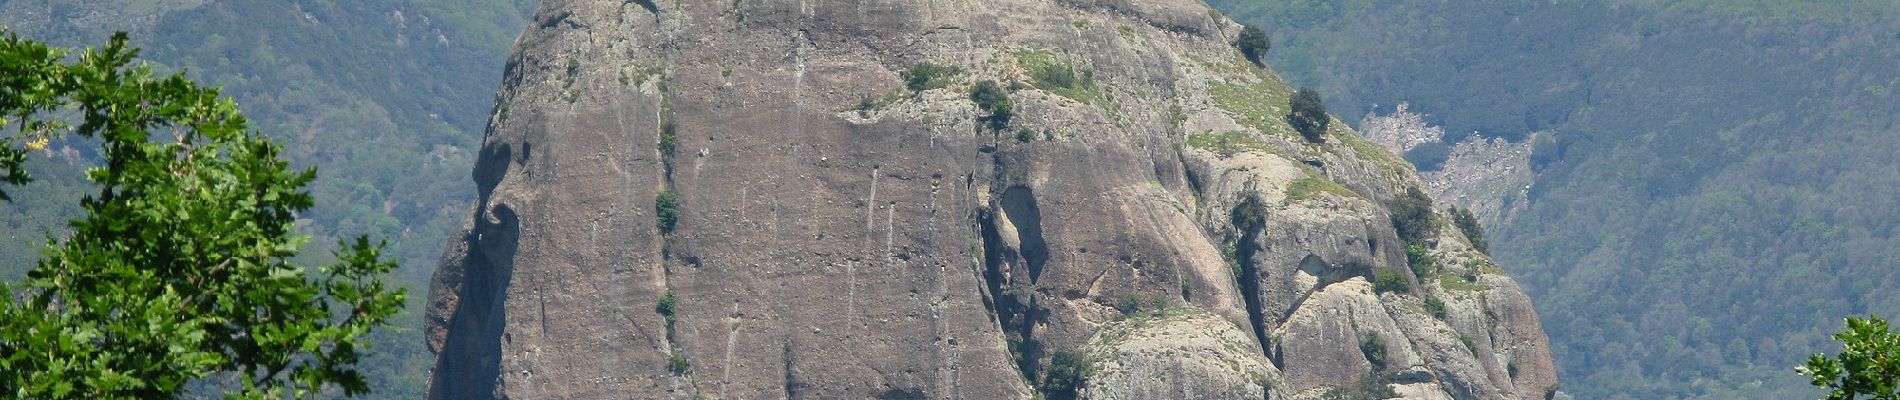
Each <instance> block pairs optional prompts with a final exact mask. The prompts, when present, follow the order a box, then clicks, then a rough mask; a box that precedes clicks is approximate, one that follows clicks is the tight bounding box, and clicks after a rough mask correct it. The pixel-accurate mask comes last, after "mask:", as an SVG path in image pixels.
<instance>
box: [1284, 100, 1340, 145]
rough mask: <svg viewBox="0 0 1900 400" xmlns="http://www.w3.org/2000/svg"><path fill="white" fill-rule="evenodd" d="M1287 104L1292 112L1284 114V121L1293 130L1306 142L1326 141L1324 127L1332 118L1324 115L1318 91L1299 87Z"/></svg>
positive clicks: (1323, 107)
mask: <svg viewBox="0 0 1900 400" xmlns="http://www.w3.org/2000/svg"><path fill="white" fill-rule="evenodd" d="M1287 105H1288V106H1289V108H1291V109H1292V112H1291V113H1289V114H1287V115H1286V122H1287V124H1288V125H1292V126H1293V130H1296V131H1299V132H1300V136H1301V137H1304V138H1306V141H1308V142H1313V143H1324V142H1325V141H1326V137H1325V134H1326V128H1327V127H1328V126H1329V125H1331V124H1332V118H1331V117H1328V116H1326V105H1325V104H1324V103H1322V102H1320V99H1319V92H1316V91H1313V89H1307V88H1300V90H1299V91H1298V92H1294V93H1293V98H1292V99H1291V100H1288V104H1287Z"/></svg>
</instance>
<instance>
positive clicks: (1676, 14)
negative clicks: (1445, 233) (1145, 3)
mask: <svg viewBox="0 0 1900 400" xmlns="http://www.w3.org/2000/svg"><path fill="white" fill-rule="evenodd" d="M1212 3H1214V4H1215V6H1216V7H1218V8H1221V9H1223V10H1225V11H1226V12H1228V14H1229V15H1231V16H1234V17H1235V19H1237V20H1241V21H1247V22H1251V23H1256V24H1260V25H1261V26H1262V27H1263V28H1264V29H1266V30H1267V32H1269V33H1270V34H1271V35H1272V37H1273V39H1274V45H1275V48H1274V50H1273V56H1272V63H1273V64H1274V66H1275V67H1276V68H1277V69H1278V70H1279V71H1281V72H1282V73H1284V74H1286V75H1287V76H1288V78H1289V79H1290V80H1291V81H1293V82H1294V83H1296V84H1302V85H1308V86H1312V87H1315V88H1318V89H1320V91H1321V92H1322V93H1324V94H1325V96H1326V103H1327V104H1328V105H1329V106H1330V107H1332V110H1333V111H1334V112H1335V113H1336V114H1339V115H1342V116H1353V115H1363V114H1364V113H1366V112H1368V111H1372V110H1374V108H1375V104H1376V105H1377V107H1378V108H1380V109H1382V110H1383V112H1389V111H1390V110H1391V107H1392V106H1393V105H1395V104H1397V103H1399V102H1402V101H1408V102H1410V103H1411V105H1412V107H1411V109H1412V110H1413V111H1420V112H1425V113H1429V114H1431V115H1432V116H1433V117H1434V118H1433V122H1435V123H1439V124H1442V125H1443V126H1444V127H1445V128H1446V132H1447V135H1448V136H1454V137H1453V138H1451V139H1454V140H1455V139H1458V138H1459V137H1461V136H1463V135H1468V134H1470V133H1472V132H1474V131H1476V132H1478V133H1479V134H1480V135H1484V136H1488V137H1504V138H1510V139H1513V140H1521V139H1522V138H1524V137H1525V136H1526V135H1527V134H1529V133H1533V132H1546V133H1552V134H1554V136H1555V137H1556V138H1557V141H1556V142H1555V143H1554V144H1553V145H1548V146H1541V147H1539V151H1538V154H1536V155H1534V156H1533V159H1536V160H1538V161H1541V162H1543V164H1541V165H1539V166H1540V167H1541V168H1540V170H1539V171H1540V172H1539V174H1538V176H1537V178H1536V183H1535V184H1534V185H1533V187H1532V189H1531V191H1530V196H1529V201H1528V204H1523V205H1519V206H1520V207H1523V208H1522V209H1521V210H1519V212H1520V214H1518V215H1517V217H1516V218H1514V219H1510V220H1506V221H1499V222H1495V224H1496V225H1495V226H1491V227H1489V228H1490V230H1491V233H1492V239H1491V240H1492V244H1491V249H1492V252H1493V253H1494V255H1495V256H1496V257H1497V259H1498V260H1499V261H1500V262H1501V263H1502V264H1503V265H1504V266H1505V267H1506V268H1507V269H1508V270H1510V272H1511V273H1512V274H1513V275H1514V276H1516V277H1518V278H1519V279H1521V280H1522V281H1523V282H1524V283H1525V285H1527V286H1528V289H1529V290H1530V293H1531V295H1532V297H1533V298H1534V299H1536V304H1537V307H1538V312H1539V314H1541V315H1543V317H1544V325H1545V329H1546V330H1547V331H1548V332H1549V334H1550V338H1551V341H1552V345H1553V347H1554V348H1555V350H1554V352H1555V355H1556V357H1557V361H1558V363H1559V367H1560V369H1561V370H1562V373H1563V386H1564V390H1565V391H1566V392H1568V393H1570V394H1573V395H1575V396H1576V398H1581V399H1597V398H1639V399H1664V398H1774V399H1782V398H1801V397H1816V396H1815V395H1816V394H1817V392H1813V391H1810V390H1809V389H1808V388H1806V383H1805V382H1804V381H1803V380H1802V379H1801V378H1800V377H1798V376H1795V375H1794V374H1793V371H1792V368H1793V366H1794V365H1795V363H1797V362H1798V360H1799V359H1800V358H1802V357H1804V356H1805V355H1806V354H1809V353H1813V352H1822V351H1827V352H1832V351H1836V350H1838V347H1837V346H1836V345H1834V344H1833V343H1832V342H1830V341H1828V339H1827V338H1826V337H1825V335H1826V333H1828V332H1831V331H1833V330H1837V329H1839V327H1840V318H1841V317H1842V316H1845V315H1850V314H1863V313H1869V312H1873V313H1878V314H1881V315H1885V316H1893V315H1895V314H1900V294H1897V293H1896V291H1895V290H1894V288H1896V287H1900V272H1896V271H1900V270H1896V268H1895V267H1894V266H1895V265H1896V262H1895V261H1896V260H1897V259H1900V240H1896V239H1895V234H1896V232H1895V230H1896V229H1900V211H1896V210H1900V208H1896V206H1900V189H1896V188H1900V144H1896V140H1895V139H1896V138H1900V130H1896V127H1895V122H1896V119H1900V101H1896V100H1900V97H1897V96H1900V95H1896V94H1894V92H1895V91H1900V74H1896V70H1895V67H1894V66H1895V65H1900V24H1897V23H1895V17H1896V16H1900V12H1897V11H1900V3H1896V2H1891V1H1758V0H1733V1H1728V0H1706V1H1673V2H1671V1H1600V2H1551V1H1475V0H1447V1H1429V2H1419V1H1378V0H1356V1H1308V0H1296V1H1255V0H1215V1H1212ZM1349 119H1350V118H1349Z"/></svg>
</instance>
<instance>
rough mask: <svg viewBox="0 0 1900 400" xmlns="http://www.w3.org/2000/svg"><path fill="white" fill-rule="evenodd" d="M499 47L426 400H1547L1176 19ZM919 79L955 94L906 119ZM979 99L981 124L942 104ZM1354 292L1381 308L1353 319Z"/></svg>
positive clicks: (833, 25) (1151, 1) (845, 7)
mask: <svg viewBox="0 0 1900 400" xmlns="http://www.w3.org/2000/svg"><path fill="white" fill-rule="evenodd" d="M535 20H536V21H537V23H536V24H534V26H533V27H531V28H530V29H529V31H528V32H527V33H525V34H524V35H523V36H522V38H521V39H520V40H519V41H518V43H517V48H516V51H515V54H514V55H513V56H512V58H511V60H510V62H509V65H508V68H507V74H506V76H505V78H504V84H503V87H502V89H501V91H500V93H499V94H498V96H497V106H496V112H495V114H494V117H493V118H492V121H491V127H490V129H489V132H488V134H487V136H486V138H485V139H484V142H483V150H482V155H481V157H480V160H479V161H478V164H477V166H476V169H475V172H474V178H475V180H476V182H477V185H478V187H479V190H480V194H479V200H478V204H477V205H476V207H475V209H474V212H473V213H472V215H471V219H470V222H469V223H468V224H466V233H465V234H464V235H463V236H462V238H461V240H459V241H457V242H456V243H452V244H451V245H450V246H449V249H448V250H447V252H446V254H445V255H444V263H443V266H442V268H441V269H440V270H439V271H438V272H437V275H436V280H435V284H434V287H433V288H432V290H431V295H430V303H429V310H428V311H429V318H430V321H431V325H430V327H429V328H428V335H429V338H430V345H431V348H432V349H435V350H436V351H437V352H438V354H439V356H438V361H437V365H436V367H435V370H434V378H433V379H434V382H433V383H434V385H433V388H432V396H433V397H435V398H452V399H464V398H513V399H529V398H606V397H614V398H622V397H634V398H897V399H906V398H970V399H990V398H1028V397H1032V396H1035V395H1037V394H1038V392H1041V393H1040V394H1041V395H1044V396H1048V397H1051V398H1063V397H1068V396H1071V395H1080V396H1082V397H1087V398H1120V399H1128V398H1192V397H1195V396H1203V397H1208V398H1230V396H1228V394H1233V395H1235V396H1238V397H1241V398H1302V397H1301V396H1308V397H1310V396H1316V395H1320V394H1325V393H1330V391H1334V390H1338V388H1341V387H1345V386H1348V385H1354V384H1356V383H1362V382H1369V384H1367V385H1361V386H1365V387H1374V388H1386V389H1392V390H1397V391H1398V392H1402V393H1406V394H1407V395H1414V394H1416V395H1418V396H1426V397H1429V396H1441V395H1442V396H1448V397H1451V398H1485V399H1490V398H1542V397H1544V396H1545V395H1546V394H1547V393H1549V392H1550V391H1552V390H1554V388H1555V381H1554V380H1553V379H1547V378H1548V377H1552V376H1554V374H1553V371H1552V370H1551V365H1550V362H1549V357H1548V351H1547V349H1546V346H1545V344H1544V336H1543V334H1542V332H1541V331H1540V330H1538V329H1537V327H1536V315H1535V314H1534V313H1533V312H1532V311H1531V309H1530V308H1529V307H1528V303H1527V301H1525V300H1523V295H1522V294H1521V292H1518V291H1517V289H1516V287H1515V286H1514V285H1512V284H1510V279H1509V278H1508V277H1506V276H1504V275H1502V274H1501V273H1500V272H1499V270H1498V269H1497V268H1495V267H1483V265H1489V262H1488V260H1486V259H1485V258H1484V257H1483V256H1482V255H1479V254H1476V253H1475V252H1471V251H1469V250H1467V249H1465V248H1464V247H1461V246H1463V245H1462V240H1463V239H1462V236H1460V235H1459V234H1457V232H1456V231H1454V230H1449V229H1451V228H1447V229H1448V230H1446V231H1444V232H1440V233H1438V234H1435V235H1431V236H1432V239H1430V242H1429V243H1425V244H1423V245H1425V246H1428V247H1430V248H1431V249H1433V250H1432V251H1433V253H1434V254H1439V255H1442V257H1438V258H1437V259H1439V260H1441V261H1440V262H1439V264H1445V265H1444V267H1443V268H1442V269H1432V270H1431V271H1434V272H1433V273H1432V274H1427V275H1425V276H1415V274H1414V273H1413V272H1412V271H1413V269H1412V268H1407V259H1406V254H1405V252H1404V250H1403V249H1404V244H1403V243H1401V242H1400V241H1399V239H1398V237H1397V236H1396V234H1395V231H1394V230H1393V228H1392V226H1391V223H1390V218H1389V216H1388V215H1389V211H1387V204H1389V203H1391V202H1392V201H1393V199H1394V198H1395V195H1394V194H1395V193H1400V192H1402V190H1403V188H1405V187H1411V186H1418V185H1420V183H1419V181H1418V180H1417V178H1416V177H1415V176H1414V174H1413V172H1412V170H1411V168H1410V167H1409V166H1407V165H1406V164H1404V162H1403V161H1401V160H1399V159H1397V158H1396V157H1394V156H1393V155H1391V154H1389V153H1387V152H1384V151H1382V150H1380V149H1379V148H1378V147H1377V146H1376V145H1373V144H1371V143H1370V142H1367V141H1365V139H1363V138H1361V137H1360V136H1358V134H1357V133H1355V132H1352V131H1351V130H1349V129H1346V128H1344V127H1343V125H1344V124H1339V123H1334V124H1333V126H1335V127H1336V128H1334V129H1333V130H1332V131H1330V132H1328V133H1326V135H1325V136H1326V138H1327V140H1326V142H1324V143H1307V142H1305V141H1304V140H1303V139H1301V138H1300V136H1299V135H1298V134H1296V133H1293V131H1292V130H1291V128H1290V127H1288V126H1287V125H1286V124H1285V122H1284V119H1283V118H1281V117H1280V116H1282V115H1284V114H1285V113H1286V107H1285V104H1286V102H1287V98H1288V96H1289V94H1290V90H1289V89H1288V88H1287V86H1286V84H1285V83H1284V82H1283V81H1281V80H1280V78H1279V77H1278V76H1275V75H1273V74H1272V73H1271V72H1268V71H1265V70H1262V69H1259V68H1257V67H1254V66H1253V65H1252V64H1250V63H1248V62H1246V61H1244V60H1243V59H1242V58H1241V57H1240V54H1239V52H1238V51H1236V50H1234V49H1233V48H1232V46H1231V45H1230V44H1229V43H1231V42H1232V41H1233V38H1234V37H1235V36H1236V35H1237V34H1238V32H1239V27H1238V26H1237V25H1235V24H1234V23H1232V22H1231V21H1228V20H1226V19H1224V18H1221V17H1220V16H1219V14H1218V13H1215V12H1212V11H1211V10H1209V9H1208V8H1206V7H1205V5H1203V4H1200V3H1199V2H1198V1H1182V0H1165V1H1164V0H1116V1H1087V0H1061V1H1001V0H993V1H991V0H986V1H960V2H943V1H928V0H881V1H869V2H866V1H838V0H806V1H798V2H793V1H783V0H746V1H739V2H668V1H651V2H649V1H644V0H635V1H632V2H627V1H622V0H597V1H580V0H570V1H560V0H549V1H545V2H543V4H542V6H541V9H540V11H539V12H538V13H537V15H536V17H535ZM924 63H931V64H935V65H944V66H951V67H955V68H956V71H955V72H953V73H945V74H942V75H941V76H937V77H936V79H926V80H923V81H922V82H921V83H922V84H920V85H918V86H919V88H921V89H924V90H921V91H913V90H911V88H908V87H906V84H905V82H904V80H903V77H904V76H905V75H904V71H906V70H908V69H911V68H912V67H913V66H916V65H919V64H924ZM985 81H994V82H997V83H998V84H999V86H1001V87H1005V88H1008V89H1007V92H1008V94H1007V96H1008V98H1009V100H1010V101H1011V103H1012V104H1013V110H1014V117H1013V118H1011V119H1009V120H1008V122H1007V123H1006V124H997V123H995V122H998V121H996V119H995V118H996V117H994V116H992V115H989V113H988V112H986V111H983V109H982V108H979V107H978V106H977V105H976V104H975V103H973V102H972V101H971V96H970V93H971V91H972V89H973V88H974V87H976V86H978V85H979V84H980V83H981V82H985ZM995 125H1003V126H1005V127H1006V128H1004V129H993V128H992V127H993V126H995ZM662 198H665V199H667V200H661V199H662ZM666 221H671V222H666ZM1444 225H1449V224H1444ZM1460 257H1463V258H1460ZM1453 260H1471V266H1466V265H1450V264H1449V263H1452V262H1453ZM1379 271H1397V272H1398V273H1400V274H1401V276H1402V277H1403V280H1404V281H1406V283H1407V284H1408V285H1407V286H1408V288H1406V289H1403V290H1399V291H1390V292H1386V293H1375V292H1374V291H1372V290H1371V289H1370V286H1368V284H1367V283H1366V282H1368V280H1369V279H1372V277H1373V276H1374V275H1375V274H1376V273H1378V272H1379ZM1439 271H1447V272H1439ZM1460 274H1462V275H1460ZM1388 275H1389V273H1388ZM1452 278H1456V279H1457V281H1456V282H1451V283H1446V282H1449V281H1448V279H1452ZM1447 285H1449V286H1450V287H1447ZM1426 299H1440V300H1438V302H1441V303H1443V304H1444V305H1445V308H1446V312H1445V313H1443V315H1444V317H1442V318H1441V317H1439V316H1437V315H1436V314H1434V313H1432V312H1429V311H1427V310H1426V306H1425V305H1424V304H1426V303H1425V301H1426ZM1155 309H1162V310H1163V311H1162V312H1160V314H1158V315H1163V316H1165V317H1156V315H1157V314H1154V313H1153V312H1154V311H1153V310H1155ZM1143 310H1146V311H1143ZM1196 310H1204V311H1196ZM1142 318H1150V319H1142ZM1112 332H1123V334H1111V333H1112ZM1369 337H1377V338H1379V339H1378V340H1381V341H1382V343H1383V345H1384V349H1385V350H1384V351H1383V353H1384V354H1383V355H1377V354H1369V353H1373V352H1372V351H1370V350H1366V349H1371V348H1372V347H1369V346H1366V345H1362V344H1363V343H1362V342H1364V339H1365V338H1369ZM1130 338H1135V339H1132V340H1131V339H1130ZM1342 340H1343V342H1341V341H1342ZM1466 343H1470V345H1469V346H1467V345H1466ZM1059 352H1080V353H1081V354H1086V355H1088V356H1087V357H1086V358H1087V359H1088V360H1089V361H1091V362H1092V365H1094V366H1096V367H1098V368H1091V369H1089V371H1092V372H1091V373H1088V374H1085V376H1083V377H1082V381H1083V383H1082V384H1081V385H1079V386H1077V388H1078V389H1079V391H1078V392H1075V393H1068V392H1063V391H1064V390H1067V389H1065V388H1062V387H1060V385H1053V384H1051V383H1050V382H1052V381H1055V380H1053V379H1051V376H1050V375H1051V371H1050V370H1051V365H1050V363H1051V361H1052V359H1053V358H1054V355H1055V354H1057V353H1059ZM1181 354H1196V356H1194V357H1173V355H1181ZM1171 357H1172V358H1171ZM1375 359H1376V360H1378V361H1377V362H1374V361H1372V360H1375ZM1230 363H1231V365H1230ZM1155 374H1162V377H1156V375H1155ZM1169 374H1174V375H1169ZM1163 379H1165V380H1167V383H1166V384H1161V383H1158V382H1160V381H1159V380H1163ZM1255 390H1259V393H1255V392H1254V391H1255ZM1190 393H1192V394H1190ZM1395 393H1397V392H1395Z"/></svg>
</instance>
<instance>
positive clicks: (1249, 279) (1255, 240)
mask: <svg viewBox="0 0 1900 400" xmlns="http://www.w3.org/2000/svg"><path fill="white" fill-rule="evenodd" d="M1265 209H1266V208H1265V206H1263V205H1261V204H1260V199H1259V198H1258V197H1253V196H1248V197H1247V199H1246V200H1242V201H1241V204H1240V205H1239V206H1235V207H1234V210H1233V212H1232V219H1233V221H1232V222H1233V224H1234V229H1237V230H1240V238H1239V239H1238V240H1239V241H1238V242H1236V243H1235V244H1234V254H1233V257H1234V260H1233V262H1234V263H1235V264H1237V265H1238V266H1239V267H1240V271H1239V274H1237V276H1235V277H1234V278H1235V279H1234V280H1236V281H1239V283H1240V298H1241V300H1242V301H1244V302H1246V304H1247V322H1248V323H1249V324H1250V328H1251V329H1248V330H1250V331H1253V336H1254V341H1255V342H1256V343H1260V349H1261V352H1262V353H1266V354H1264V355H1265V356H1267V358H1268V359H1271V360H1273V363H1274V368H1284V366H1283V365H1280V359H1279V358H1278V357H1274V356H1273V349H1272V347H1271V346H1270V344H1269V343H1270V342H1268V341H1267V333H1266V332H1267V326H1266V325H1265V319H1266V316H1265V315H1263V313H1264V312H1265V311H1264V310H1262V309H1261V306H1260V280H1261V279H1262V278H1264V277H1262V276H1260V267H1259V265H1258V263H1257V262H1255V261H1254V254H1257V253H1259V252H1260V244H1259V241H1260V232H1261V230H1264V229H1266V217H1267V216H1266V211H1265Z"/></svg>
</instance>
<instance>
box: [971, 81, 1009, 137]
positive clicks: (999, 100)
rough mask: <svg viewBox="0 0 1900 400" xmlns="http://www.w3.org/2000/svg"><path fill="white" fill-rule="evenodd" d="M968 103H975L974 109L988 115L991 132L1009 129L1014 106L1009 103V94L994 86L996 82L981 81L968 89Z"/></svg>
mask: <svg viewBox="0 0 1900 400" xmlns="http://www.w3.org/2000/svg"><path fill="white" fill-rule="evenodd" d="M970 101H972V102H976V108H977V109H980V110H983V112H986V113H989V114H990V116H989V123H990V129H991V130H997V131H1000V130H1003V128H1008V127H1009V119H1010V118H1011V117H1014V116H1015V115H1016V108H1015V106H1013V105H1011V104H1010V102H1009V93H1005V92H1003V88H1002V87H1000V86H996V81H983V82H979V83H977V84H976V87H975V88H972V89H970Z"/></svg>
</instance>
